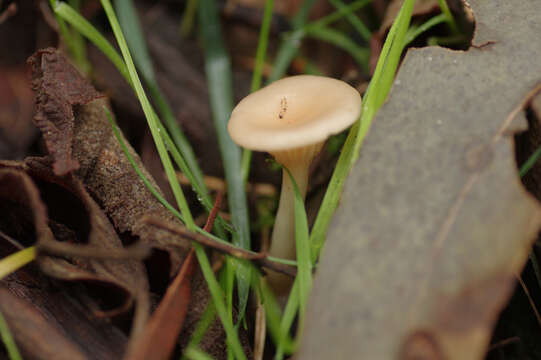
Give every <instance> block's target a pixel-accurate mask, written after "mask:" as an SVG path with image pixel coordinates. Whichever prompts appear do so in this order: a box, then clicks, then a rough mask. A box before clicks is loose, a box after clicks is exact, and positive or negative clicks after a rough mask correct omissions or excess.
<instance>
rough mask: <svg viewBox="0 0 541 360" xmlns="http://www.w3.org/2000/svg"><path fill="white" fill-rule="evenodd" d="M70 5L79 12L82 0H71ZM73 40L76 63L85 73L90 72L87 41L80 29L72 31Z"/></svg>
mask: <svg viewBox="0 0 541 360" xmlns="http://www.w3.org/2000/svg"><path fill="white" fill-rule="evenodd" d="M70 5H71V7H73V8H74V9H75V10H76V11H77V12H79V10H80V8H81V0H70ZM71 40H72V42H73V45H72V52H73V54H72V55H73V60H74V61H75V64H77V66H78V67H79V70H81V71H82V72H83V73H85V74H88V73H89V72H90V67H91V66H90V62H89V61H88V58H87V56H86V43H85V39H84V38H83V37H82V36H81V33H80V32H78V31H72V32H71Z"/></svg>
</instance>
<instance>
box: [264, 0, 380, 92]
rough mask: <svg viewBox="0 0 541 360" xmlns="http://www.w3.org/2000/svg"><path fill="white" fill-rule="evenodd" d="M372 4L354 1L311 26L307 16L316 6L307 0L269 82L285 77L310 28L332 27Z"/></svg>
mask: <svg viewBox="0 0 541 360" xmlns="http://www.w3.org/2000/svg"><path fill="white" fill-rule="evenodd" d="M370 2H371V0H357V1H354V2H352V3H351V4H349V5H347V6H346V7H344V8H342V9H339V10H337V11H335V12H333V13H332V14H329V15H327V16H325V17H323V18H321V19H319V20H317V21H314V22H312V23H310V24H306V20H307V14H308V12H309V11H310V9H311V8H312V6H313V5H314V1H313V0H305V1H304V2H303V3H302V6H301V10H302V12H301V11H299V12H298V13H297V15H296V16H295V17H294V18H293V21H292V24H293V31H291V32H290V33H289V34H287V35H286V37H285V39H284V40H283V41H282V43H281V45H280V48H279V49H278V53H277V55H276V58H275V60H274V64H273V68H272V72H271V74H270V76H269V80H268V82H269V83H270V82H273V81H276V80H278V79H280V78H281V77H282V76H284V74H285V73H286V71H287V68H288V67H289V65H290V64H291V61H292V60H293V58H294V57H295V56H296V55H297V52H298V49H299V46H300V43H301V40H302V39H303V38H304V36H305V35H306V33H307V31H308V30H309V29H310V28H312V27H321V26H327V25H330V24H332V23H333V22H336V21H338V20H340V19H341V18H343V17H344V16H346V15H347V14H348V13H351V12H353V11H357V10H359V9H361V8H362V7H364V6H366V5H367V4H369V3H370Z"/></svg>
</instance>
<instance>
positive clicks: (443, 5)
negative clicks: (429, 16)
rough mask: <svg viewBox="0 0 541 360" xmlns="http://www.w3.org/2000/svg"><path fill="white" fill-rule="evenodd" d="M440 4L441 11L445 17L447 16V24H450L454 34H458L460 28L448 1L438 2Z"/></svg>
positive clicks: (440, 0)
mask: <svg viewBox="0 0 541 360" xmlns="http://www.w3.org/2000/svg"><path fill="white" fill-rule="evenodd" d="M438 2H439V4H440V9H441V12H442V14H443V15H445V18H446V21H447V24H449V27H450V28H451V30H452V31H453V32H454V33H458V27H457V26H456V22H455V18H454V17H453V14H451V10H449V6H448V5H447V1H445V0H438Z"/></svg>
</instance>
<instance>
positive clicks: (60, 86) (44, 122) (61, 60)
mask: <svg viewBox="0 0 541 360" xmlns="http://www.w3.org/2000/svg"><path fill="white" fill-rule="evenodd" d="M28 63H29V64H30V65H31V67H32V79H33V83H32V85H33V88H34V90H35V91H36V93H37V96H36V105H37V112H36V115H35V117H34V122H35V124H36V126H37V127H38V128H39V129H40V130H41V132H42V134H43V139H44V140H45V144H46V146H47V150H48V151H49V153H50V154H51V155H52V156H53V158H54V164H53V170H54V173H55V174H57V175H65V174H67V173H69V172H71V171H73V170H75V169H77V168H78V167H79V164H78V163H77V161H76V160H74V159H73V158H72V156H71V145H72V135H73V119H74V115H73V106H75V105H83V104H86V103H88V102H90V101H92V100H94V99H97V98H99V97H101V95H100V94H99V93H98V92H97V91H96V90H95V89H94V88H93V87H92V86H91V85H90V84H89V83H88V82H87V81H86V80H85V79H84V78H83V77H82V76H81V74H79V72H78V71H77V70H76V69H75V68H74V67H73V66H71V64H69V62H68V61H67V60H66V58H65V57H64V56H63V55H61V54H60V52H58V51H57V50H56V49H53V48H47V49H43V50H40V51H38V52H37V53H35V54H34V55H33V56H32V57H30V58H29V59H28Z"/></svg>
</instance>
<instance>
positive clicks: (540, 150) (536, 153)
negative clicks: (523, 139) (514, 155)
mask: <svg viewBox="0 0 541 360" xmlns="http://www.w3.org/2000/svg"><path fill="white" fill-rule="evenodd" d="M539 156H541V147H538V148H537V150H535V151H534V153H533V154H532V155H531V156H530V157H529V158H528V160H526V162H525V163H524V164H522V166H521V167H520V170H519V175H520V177H523V176H524V175H526V174H527V173H528V171H530V169H531V168H532V167H533V166H534V165H535V163H536V162H537V160H539Z"/></svg>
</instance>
